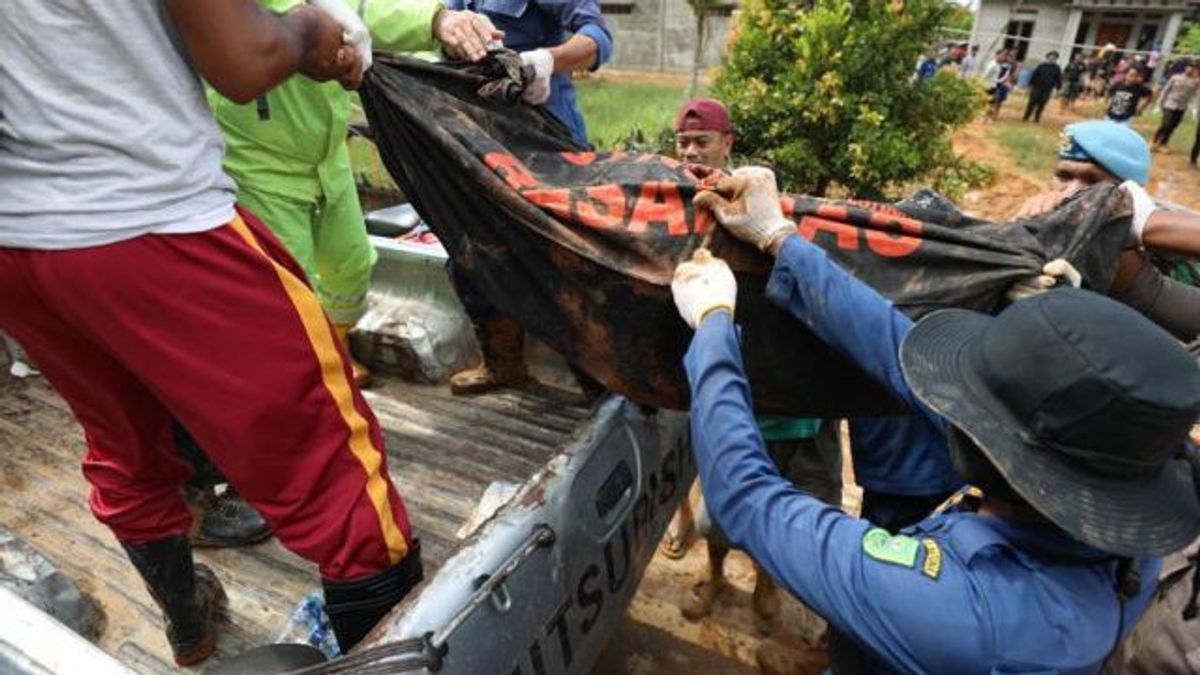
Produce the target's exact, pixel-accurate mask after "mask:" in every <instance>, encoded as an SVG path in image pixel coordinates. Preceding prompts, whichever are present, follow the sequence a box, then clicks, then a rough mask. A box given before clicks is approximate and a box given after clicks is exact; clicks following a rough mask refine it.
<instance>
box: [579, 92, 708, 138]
mask: <svg viewBox="0 0 1200 675" xmlns="http://www.w3.org/2000/svg"><path fill="white" fill-rule="evenodd" d="M575 86H576V87H577V88H578V92H579V107H580V108H581V109H582V110H583V119H584V120H586V121H587V127H588V138H589V139H590V140H591V142H592V145H595V146H596V147H597V148H600V149H608V148H611V147H612V146H613V145H614V144H615V143H616V142H618V141H620V140H621V139H624V138H626V137H628V136H629V134H630V133H631V132H632V131H633V130H634V129H641V131H642V132H643V133H644V134H646V135H647V136H655V135H657V134H658V133H659V132H660V131H661V130H662V129H667V128H670V126H671V123H672V122H673V121H674V119H675V111H676V110H677V109H678V108H679V106H680V104H682V103H683V100H684V96H685V95H686V93H687V87H686V86H684V85H677V84H667V83H661V82H626V81H617V80H612V79H606V78H598V77H594V78H589V79H586V80H583V79H581V80H576V81H575Z"/></svg>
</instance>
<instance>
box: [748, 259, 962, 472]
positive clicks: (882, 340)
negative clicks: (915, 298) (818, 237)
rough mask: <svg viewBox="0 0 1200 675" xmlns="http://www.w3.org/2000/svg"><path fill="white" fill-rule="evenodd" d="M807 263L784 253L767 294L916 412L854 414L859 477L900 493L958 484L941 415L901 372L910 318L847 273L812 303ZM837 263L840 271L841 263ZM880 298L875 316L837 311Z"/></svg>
mask: <svg viewBox="0 0 1200 675" xmlns="http://www.w3.org/2000/svg"><path fill="white" fill-rule="evenodd" d="M802 248H803V247H802ZM809 248H811V247H809ZM806 262H808V261H807V259H806V258H805V257H803V256H792V257H785V256H780V258H779V261H778V262H777V263H776V266H775V273H774V274H772V275H771V281H770V283H769V284H768V286H767V297H768V298H770V299H771V300H772V301H774V302H775V303H776V304H778V305H779V306H781V307H783V308H784V309H786V310H788V311H789V312H790V313H791V314H792V315H793V316H795V317H796V318H798V319H800V320H801V321H803V322H804V323H805V325H806V326H808V327H809V329H810V330H812V331H813V333H815V334H816V335H817V336H818V337H820V338H821V339H822V340H824V341H825V342H826V343H827V344H830V345H833V346H834V347H835V348H837V349H839V350H841V351H843V352H845V353H846V354H847V355H848V356H849V357H850V358H851V359H853V360H854V361H856V362H857V363H860V364H869V366H870V367H869V368H868V371H869V374H871V375H872V376H873V377H874V378H875V379H876V380H878V381H880V382H881V383H883V385H884V386H885V387H887V389H888V390H889V391H890V392H892V394H893V395H895V396H896V398H897V399H899V400H901V401H903V402H904V403H906V404H908V406H909V407H910V408H912V410H913V411H914V414H913V415H911V416H907V417H877V418H871V417H864V418H858V419H851V420H850V439H851V441H852V442H853V444H854V452H853V455H852V457H853V459H854V476H855V479H856V480H857V481H858V482H859V484H860V485H862V486H863V487H864V488H865V489H867V490H870V491H874V492H886V493H888V494H896V495H934V494H942V493H946V492H953V491H954V490H957V489H958V488H959V487H961V486H962V479H961V478H960V477H959V476H958V473H957V472H956V471H955V470H954V466H953V465H952V464H951V463H950V454H949V451H948V450H947V449H946V435H945V433H944V430H943V429H942V425H943V422H942V420H941V417H940V416H938V415H936V414H933V413H932V412H930V411H929V410H928V409H927V408H926V407H925V406H924V404H922V403H921V402H920V401H918V400H917V399H916V397H915V396H913V395H912V392H910V391H909V389H908V385H907V384H905V382H904V378H903V377H902V376H901V374H900V362H899V357H898V348H899V345H900V340H901V339H902V338H903V337H904V335H906V334H907V333H908V331H909V329H910V328H911V327H912V320H911V319H909V318H908V317H907V316H905V315H904V314H901V313H900V312H896V311H892V308H891V305H890V303H887V301H886V300H883V298H881V297H880V296H879V294H878V293H876V292H875V291H874V290H873V289H871V288H869V287H867V286H866V285H864V284H861V283H857V282H856V283H842V282H844V281H845V280H850V281H854V279H853V278H852V277H850V275H848V274H845V273H844V272H843V273H842V274H840V275H835V276H833V277H832V278H831V279H829V280H828V284H827V287H826V288H823V289H822V293H824V295H823V296H821V297H823V298H824V302H819V303H818V302H813V301H812V298H810V297H809V296H808V295H806V294H804V293H801V290H802V287H808V286H811V284H810V283H808V282H805V283H802V284H797V283H796V281H795V280H796V279H809V278H810V277H808V276H806V275H807V274H809V271H808V269H807V268H803V269H802V268H800V267H798V265H802V264H804V263H806ZM822 262H824V261H823V260H822ZM824 267H828V265H824ZM833 269H835V270H836V271H838V272H841V268H837V267H836V266H835V267H834V268H833ZM877 300H883V302H884V303H885V305H883V306H881V311H879V312H877V313H876V314H874V315H870V316H854V317H850V316H849V315H848V313H847V312H846V311H833V309H832V308H839V309H841V310H845V308H846V307H858V306H860V305H866V306H871V305H872V304H873V301H877ZM884 310H886V311H884ZM850 319H853V320H852V321H851V320H850Z"/></svg>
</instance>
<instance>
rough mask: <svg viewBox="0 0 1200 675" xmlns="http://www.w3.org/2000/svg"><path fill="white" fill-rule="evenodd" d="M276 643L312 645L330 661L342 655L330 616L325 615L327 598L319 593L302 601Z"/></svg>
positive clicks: (309, 595)
mask: <svg viewBox="0 0 1200 675" xmlns="http://www.w3.org/2000/svg"><path fill="white" fill-rule="evenodd" d="M275 642H290V643H296V644H306V645H310V646H313V647H316V648H317V649H320V650H321V652H322V653H324V654H325V656H326V657H328V658H330V659H333V658H336V657H338V656H340V655H341V653H342V650H341V649H340V648H338V643H337V638H336V637H335V636H334V634H333V626H331V625H330V623H329V615H327V614H326V613H325V598H324V597H323V596H322V595H321V594H320V593H317V592H313V593H309V594H308V595H306V596H304V598H302V599H301V600H300V602H299V603H298V604H297V605H296V608H295V609H293V610H292V614H291V616H289V617H288V619H287V623H286V624H285V625H284V627H283V630H282V631H280V633H279V637H277V638H275Z"/></svg>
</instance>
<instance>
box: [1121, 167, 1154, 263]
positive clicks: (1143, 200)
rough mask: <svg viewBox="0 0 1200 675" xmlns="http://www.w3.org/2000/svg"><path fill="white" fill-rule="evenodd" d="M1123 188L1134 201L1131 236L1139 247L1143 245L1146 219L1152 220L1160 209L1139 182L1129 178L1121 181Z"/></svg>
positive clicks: (1130, 227) (1130, 226)
mask: <svg viewBox="0 0 1200 675" xmlns="http://www.w3.org/2000/svg"><path fill="white" fill-rule="evenodd" d="M1121 189H1122V190H1124V191H1125V192H1128V193H1129V198H1130V199H1131V200H1132V201H1133V222H1132V223H1130V225H1129V238H1130V239H1131V240H1132V241H1134V242H1137V245H1138V247H1141V245H1142V232H1143V231H1145V229H1146V221H1148V220H1150V215H1151V214H1152V213H1154V212H1155V211H1156V210H1158V206H1157V205H1155V203H1154V199H1153V198H1152V197H1151V196H1150V193H1149V192H1146V188H1144V187H1142V186H1141V185H1138V184H1137V183H1135V182H1133V181H1131V180H1127V181H1125V182H1124V183H1121Z"/></svg>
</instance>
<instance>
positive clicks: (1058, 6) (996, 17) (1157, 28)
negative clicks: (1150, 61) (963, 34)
mask: <svg viewBox="0 0 1200 675" xmlns="http://www.w3.org/2000/svg"><path fill="white" fill-rule="evenodd" d="M1198 7H1200V2H1198V1H1197V0H980V7H979V11H978V12H977V13H976V15H975V26H974V28H973V29H972V31H971V44H974V45H979V47H980V52H981V53H982V54H985V55H986V56H988V57H990V56H991V55H992V54H993V53H995V52H996V50H998V49H1001V48H1003V47H1011V48H1013V49H1015V50H1016V52H1017V57H1018V60H1020V61H1024V60H1026V59H1027V58H1028V59H1030V60H1033V61H1040V60H1042V57H1043V56H1044V55H1045V54H1046V52H1049V51H1057V52H1058V53H1059V54H1061V55H1062V56H1063V58H1064V59H1066V58H1068V55H1070V54H1072V53H1073V52H1074V51H1076V50H1082V51H1084V52H1085V53H1091V51H1092V50H1093V49H1094V48H1095V47H1102V46H1104V45H1106V44H1109V43H1111V44H1114V45H1116V46H1117V48H1118V49H1121V50H1123V51H1146V52H1148V51H1152V50H1157V51H1160V52H1162V53H1169V52H1170V51H1171V49H1172V47H1173V46H1174V45H1175V40H1176V38H1178V37H1179V31H1180V28H1181V27H1182V25H1183V20H1184V18H1185V17H1186V16H1187V15H1189V14H1191V13H1193V12H1195V11H1196V10H1197V8H1198Z"/></svg>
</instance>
